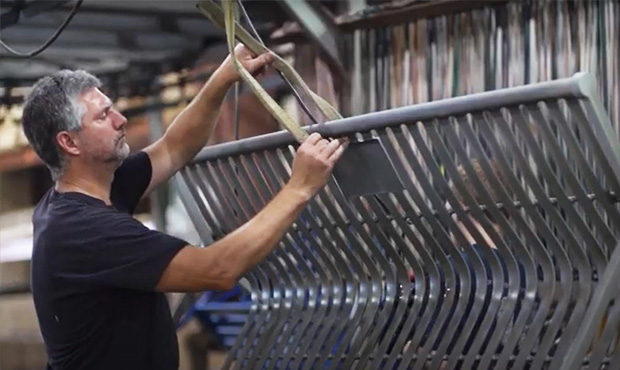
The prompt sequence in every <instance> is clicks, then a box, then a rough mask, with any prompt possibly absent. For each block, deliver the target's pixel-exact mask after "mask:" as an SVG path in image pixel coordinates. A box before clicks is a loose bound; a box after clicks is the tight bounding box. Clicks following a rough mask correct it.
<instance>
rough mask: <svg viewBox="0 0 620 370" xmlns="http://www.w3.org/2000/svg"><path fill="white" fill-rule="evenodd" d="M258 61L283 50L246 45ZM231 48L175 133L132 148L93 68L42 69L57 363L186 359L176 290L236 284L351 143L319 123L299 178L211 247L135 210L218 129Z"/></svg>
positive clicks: (41, 220)
mask: <svg viewBox="0 0 620 370" xmlns="http://www.w3.org/2000/svg"><path fill="white" fill-rule="evenodd" d="M235 53H236V55H237V57H238V58H239V59H240V60H241V61H242V63H243V64H244V66H245V67H246V68H247V69H248V70H249V71H250V72H252V73H256V72H259V71H260V70H261V69H263V68H264V67H265V66H266V65H268V64H269V63H271V62H272V61H273V56H272V55H269V54H264V55H261V56H258V57H255V56H253V55H252V54H251V53H250V52H249V51H248V50H247V49H246V48H245V47H243V46H238V47H237V48H236V49H235ZM238 79H239V75H238V74H237V72H236V70H235V68H234V66H233V64H232V61H231V58H230V56H229V57H228V58H227V59H226V60H225V61H224V62H223V63H222V65H221V66H220V67H219V68H218V69H217V70H216V72H215V73H214V74H213V75H212V76H211V78H210V79H209V81H208V82H207V83H206V84H205V86H204V87H203V88H202V90H201V91H200V92H199V94H198V95H197V97H196V98H195V99H194V101H193V102H192V103H191V104H190V105H189V106H188V107H187V108H186V109H185V110H184V111H183V112H181V113H180V114H179V116H178V117H177V118H176V119H175V121H174V122H173V123H172V125H171V126H170V128H169V129H168V130H167V132H166V133H165V135H164V136H163V137H162V138H161V139H160V140H158V141H157V142H155V143H154V144H153V145H151V146H149V147H147V148H146V149H144V151H142V152H139V153H137V154H135V155H131V156H129V148H128V146H127V143H126V142H125V123H126V119H125V117H123V116H122V115H121V114H120V113H119V112H118V111H117V110H116V109H114V107H113V106H112V102H111V101H110V100H109V99H108V98H107V97H106V96H105V95H104V94H103V93H102V92H101V91H100V90H99V89H98V87H99V85H100V83H99V81H98V80H97V79H96V78H95V77H94V76H92V75H90V74H88V73H86V72H84V71H61V72H58V73H56V74H54V75H52V76H49V77H45V78H42V79H41V80H39V81H38V82H37V83H36V85H35V86H34V88H33V91H32V93H31V94H30V95H29V97H28V100H27V102H26V106H25V108H24V116H23V126H24V131H25V133H26V136H27V137H28V140H29V141H30V143H31V144H32V146H33V147H34V149H35V151H36V152H37V154H38V155H39V156H40V157H41V158H42V160H43V161H44V162H45V163H46V165H47V166H48V167H49V168H50V170H51V172H52V175H53V178H54V180H55V186H54V188H53V189H51V190H50V191H49V192H48V193H47V194H46V195H45V196H44V197H43V198H42V199H41V201H40V203H39V204H38V206H37V208H36V209H35V213H34V215H33V224H34V250H33V256H32V291H33V297H34V303H35V307H36V311H37V316H38V319H39V324H40V327H41V331H42V333H43V338H44V340H45V343H46V347H47V352H48V357H49V364H48V369H63V370H64V369H132V370H138V369H176V368H178V347H177V342H176V335H175V331H174V326H173V323H172V320H171V317H170V311H169V308H168V305H167V302H166V298H165V296H164V294H163V293H164V292H173V291H174V292H194V291H204V290H208V289H229V288H231V287H232V286H233V285H234V284H235V283H236V281H237V280H238V279H239V278H240V277H241V276H242V275H243V274H244V273H245V272H246V271H248V270H249V269H250V268H251V267H252V266H254V265H255V264H257V263H258V262H259V261H261V260H262V259H263V258H264V257H265V256H266V255H268V254H269V253H270V252H271V251H272V250H273V249H274V248H275V246H276V245H277V244H278V242H279V240H280V239H281V237H282V235H283V233H284V232H285V231H286V229H287V228H288V227H289V226H290V225H291V224H292V223H293V221H294V220H295V219H296V217H297V215H298V213H299V212H300V211H301V210H302V209H303V208H304V206H305V204H306V203H307V202H308V201H309V200H310V198H311V197H312V196H314V195H315V194H316V193H317V192H318V191H319V190H320V189H321V188H322V187H323V186H324V185H325V183H326V181H327V179H328V176H329V174H330V172H331V170H332V168H333V166H334V164H335V162H336V161H337V160H338V158H339V157H340V156H341V155H342V153H343V151H344V149H345V144H344V143H341V142H340V141H338V140H335V141H331V142H328V141H327V140H324V139H322V138H321V137H320V135H318V134H312V135H310V137H309V138H308V139H307V140H306V141H305V142H304V143H303V144H302V145H301V146H300V147H299V149H298V151H297V156H296V158H295V160H294V162H293V165H292V174H291V178H290V180H289V182H288V183H287V184H286V186H284V188H283V189H282V191H281V192H280V193H279V194H278V195H276V196H275V197H274V199H273V200H272V201H271V202H270V203H269V204H268V205H267V206H266V207H265V208H264V209H263V210H262V211H261V212H259V213H258V214H257V215H256V217H254V218H253V219H252V220H250V221H248V223H246V224H245V225H243V226H242V227H241V228H239V229H238V230H236V231H234V232H232V233H231V234H229V235H228V236H226V237H225V238H223V239H221V240H219V241H218V242H216V243H213V245H211V246H209V247H208V248H197V247H194V246H190V245H187V244H188V243H186V242H185V241H183V240H180V239H177V238H174V237H171V236H169V235H166V234H163V233H160V232H157V231H153V230H149V229H148V228H146V227H144V226H143V225H142V224H140V223H139V222H138V221H136V220H135V219H133V218H132V217H131V213H132V212H133V210H134V208H135V207H136V204H137V203H138V201H139V199H140V198H141V197H143V196H145V195H147V194H148V193H149V192H150V191H151V190H152V189H153V188H155V187H157V186H158V185H159V184H161V183H163V182H165V181H166V180H168V179H169V178H170V176H172V175H173V174H174V173H175V172H176V171H177V170H179V169H180V168H181V167H182V166H184V165H185V164H186V163H188V161H190V160H191V159H192V158H193V157H194V156H195V155H196V154H197V153H198V151H199V150H200V149H201V148H202V147H203V145H204V144H205V143H206V142H207V139H208V138H209V135H210V133H211V132H212V131H213V127H214V124H215V122H216V119H217V116H218V111H219V107H220V105H221V104H222V101H223V99H224V96H225V94H226V91H227V89H228V88H229V86H230V85H231V84H232V83H233V82H235V81H237V80H238Z"/></svg>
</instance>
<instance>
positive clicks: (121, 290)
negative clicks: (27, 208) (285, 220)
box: [31, 152, 187, 370]
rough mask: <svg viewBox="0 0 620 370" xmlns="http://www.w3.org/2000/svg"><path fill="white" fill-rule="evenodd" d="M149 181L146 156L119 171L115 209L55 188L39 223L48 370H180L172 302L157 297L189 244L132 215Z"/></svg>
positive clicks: (37, 267)
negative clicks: (168, 271) (168, 272)
mask: <svg viewBox="0 0 620 370" xmlns="http://www.w3.org/2000/svg"><path fill="white" fill-rule="evenodd" d="M151 174H152V168H151V162H150V159H149V157H148V155H147V154H146V153H144V152H141V153H138V154H135V155H132V156H130V157H129V158H127V159H126V160H125V161H124V162H123V164H122V165H121V166H120V167H119V168H118V169H117V171H116V173H115V176H114V182H113V184H112V189H111V201H112V206H106V205H105V203H104V202H102V201H101V200H98V199H95V198H92V197H90V196H88V195H85V194H82V193H73V192H69V193H59V192H57V191H55V190H53V189H52V190H50V191H49V192H48V193H47V194H46V195H45V196H44V197H43V199H41V201H40V202H39V204H38V205H37V207H36V209H35V212H34V216H33V224H34V249H33V255H32V267H31V274H32V280H31V281H32V293H33V297H34V303H35V308H36V311H37V316H38V319H39V324H40V327H41V331H42V333H43V338H44V340H45V344H46V347H47V353H48V358H49V360H48V362H49V364H48V369H54V370H69V369H71V370H72V369H88V370H96V369H106V370H110V369H115V370H117V369H132V370H140V369H145V370H146V369H149V370H153V369H162V370H164V369H165V370H169V369H177V368H178V366H179V365H178V362H179V359H178V346H177V338H176V333H175V330H174V325H173V322H172V318H171V315H170V309H169V306H168V302H167V300H166V297H165V295H164V294H163V293H159V292H157V291H155V286H156V285H157V283H158V281H159V279H160V277H161V274H162V273H163V271H164V269H165V268H166V266H167V265H168V263H169V262H170V261H171V260H172V258H173V257H174V256H175V255H176V254H177V252H179V250H181V249H182V248H183V247H184V246H185V245H187V243H186V242H185V241H183V240H181V239H177V238H174V237H172V236H169V235H166V234H163V233H160V232H157V231H154V230H150V229H148V228H147V227H145V226H144V225H142V224H141V223H140V222H138V221H137V220H135V219H134V218H133V217H132V216H131V214H132V213H133V211H134V209H135V207H136V205H137V204H138V201H139V200H140V198H141V196H142V195H143V194H144V191H145V190H146V188H147V186H148V184H149V182H150V179H151Z"/></svg>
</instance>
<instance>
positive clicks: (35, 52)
mask: <svg viewBox="0 0 620 370" xmlns="http://www.w3.org/2000/svg"><path fill="white" fill-rule="evenodd" d="M82 2H84V0H78V1H77V2H76V3H75V5H74V6H73V9H71V13H69V16H68V17H67V19H65V21H64V22H63V23H62V24H61V25H60V27H59V28H58V29H57V30H56V32H54V34H53V35H52V37H50V38H49V40H47V41H46V42H45V43H44V44H43V45H41V46H40V47H39V48H38V49H36V50H33V51H31V52H29V53H21V52H19V51H17V50H14V49H12V48H11V47H10V46H8V45H7V44H5V43H4V41H2V40H0V46H2V47H3V48H5V49H6V50H8V51H9V52H10V53H11V54H14V55H16V56H18V57H22V58H32V57H34V56H37V55H39V54H41V53H42V52H43V51H44V50H45V49H47V48H48V47H49V46H50V45H51V44H52V43H53V42H54V41H56V39H57V38H58V36H60V34H61V33H62V31H64V29H65V28H66V27H67V26H68V25H69V22H71V19H73V16H75V14H76V13H77V11H78V9H79V8H80V5H82Z"/></svg>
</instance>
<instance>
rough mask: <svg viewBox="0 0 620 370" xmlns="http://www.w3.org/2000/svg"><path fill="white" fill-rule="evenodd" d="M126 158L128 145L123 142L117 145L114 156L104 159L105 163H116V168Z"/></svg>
mask: <svg viewBox="0 0 620 370" xmlns="http://www.w3.org/2000/svg"><path fill="white" fill-rule="evenodd" d="M127 157H129V144H127V142H125V141H123V142H122V143H117V149H116V151H115V152H114V154H112V155H110V156H109V157H108V158H106V160H105V162H106V163H116V164H117V166H120V165H121V163H123V161H124V160H125V159H127Z"/></svg>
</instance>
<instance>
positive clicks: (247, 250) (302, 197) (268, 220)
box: [209, 186, 311, 279]
mask: <svg viewBox="0 0 620 370" xmlns="http://www.w3.org/2000/svg"><path fill="white" fill-rule="evenodd" d="M310 197H311V195H310V194H307V193H304V192H302V191H299V190H296V189H294V188H293V187H290V186H285V187H284V188H283V189H282V191H280V193H278V195H277V196H276V197H275V198H274V199H273V200H272V201H271V202H270V203H269V204H268V205H267V206H266V207H265V208H263V210H262V211H260V212H259V213H258V214H257V215H256V216H255V217H254V218H252V219H251V220H250V221H248V222H247V223H245V224H244V225H243V226H241V227H240V228H238V229H237V230H235V231H234V232H232V233H231V234H229V235H227V236H226V237H225V238H224V239H222V240H219V241H218V242H216V243H214V244H213V245H211V246H210V247H209V248H212V249H214V250H213V252H215V249H217V254H218V255H220V256H221V257H222V258H221V259H220V260H221V261H226V263H228V264H229V267H230V269H231V270H230V272H229V273H231V274H232V275H233V278H234V279H239V278H240V277H241V276H242V275H243V274H244V273H245V272H247V271H248V270H249V269H250V268H252V267H253V266H254V265H256V264H258V263H259V262H260V261H261V260H263V259H264V258H265V257H266V256H267V255H268V254H269V253H270V252H271V251H272V250H273V249H275V247H276V246H277V245H278V243H279V241H280V240H281V239H282V236H283V235H284V233H285V232H286V230H287V229H288V228H289V227H290V226H291V225H292V224H293V222H294V221H295V219H296V218H297V216H298V215H299V213H300V212H301V211H302V210H303V208H304V207H305V206H306V204H307V203H308V201H309V199H310Z"/></svg>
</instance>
